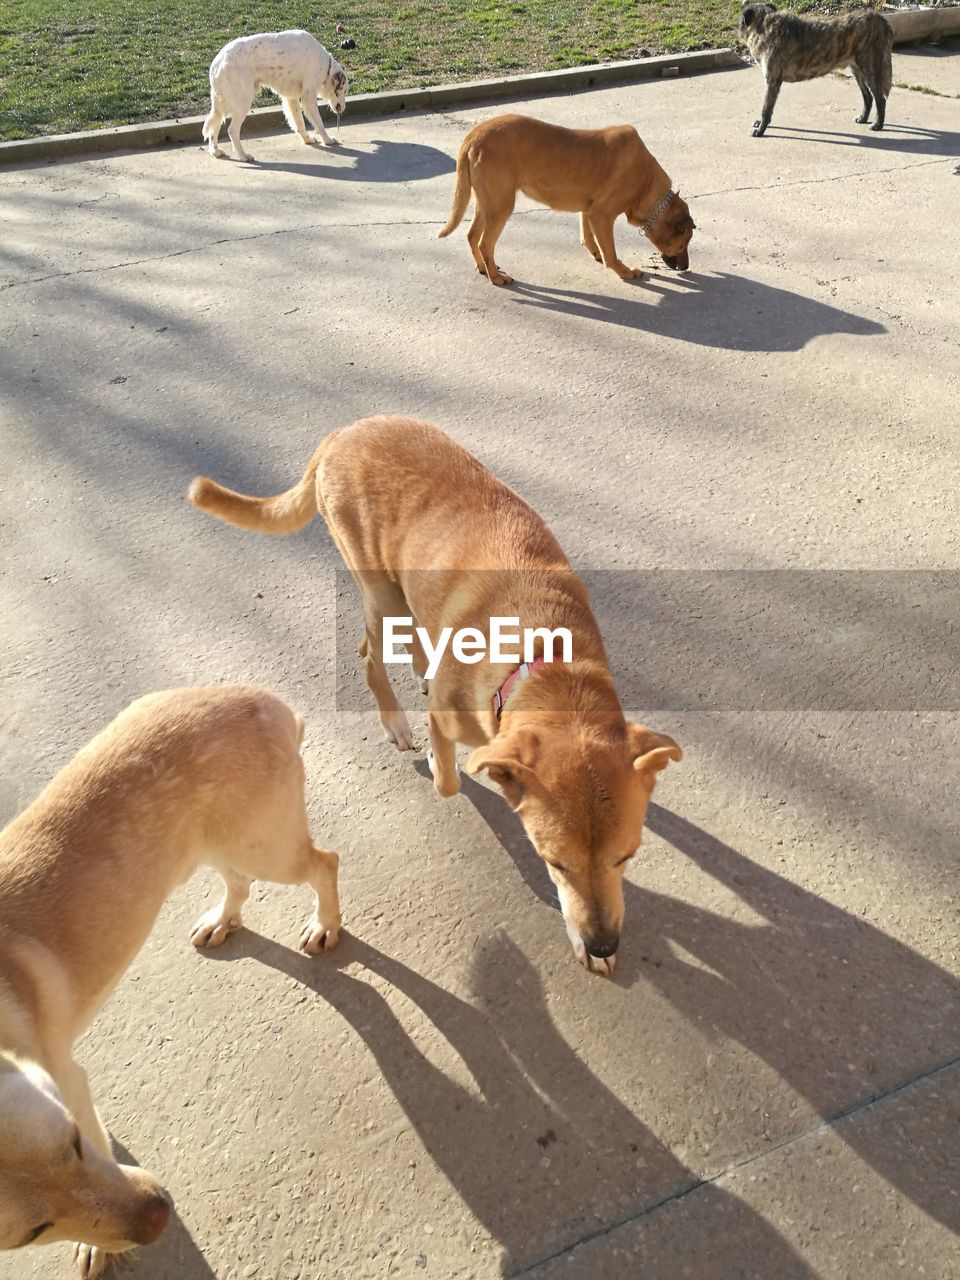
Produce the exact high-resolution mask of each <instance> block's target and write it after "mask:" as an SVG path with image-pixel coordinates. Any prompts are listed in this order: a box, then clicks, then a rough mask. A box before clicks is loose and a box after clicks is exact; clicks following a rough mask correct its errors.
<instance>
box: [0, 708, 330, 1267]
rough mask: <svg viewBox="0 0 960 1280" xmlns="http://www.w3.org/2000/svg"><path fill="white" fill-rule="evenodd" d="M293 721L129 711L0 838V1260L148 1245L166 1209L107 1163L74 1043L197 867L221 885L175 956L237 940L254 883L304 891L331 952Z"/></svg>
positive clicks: (319, 939)
mask: <svg viewBox="0 0 960 1280" xmlns="http://www.w3.org/2000/svg"><path fill="white" fill-rule="evenodd" d="M302 727H303V726H302V721H301V720H300V718H299V717H298V716H295V715H294V714H293V712H292V711H290V709H289V708H288V707H287V706H285V705H284V703H282V702H281V701H280V700H279V698H276V697H274V696H273V694H270V693H267V692H266V690H264V689H257V688H254V687H253V686H235V687H232V688H222V689H176V690H173V691H172V692H169V693H155V694H151V695H150V696H149V697H146V698H141V699H140V700H139V701H138V702H135V703H134V704H133V706H131V707H129V708H128V709H127V710H126V711H124V712H123V713H122V714H121V715H119V716H118V717H117V719H116V720H114V721H113V723H112V724H110V725H109V726H108V727H107V728H106V729H105V730H104V731H103V732H102V733H101V734H99V735H98V736H97V737H96V738H94V740H93V741H92V742H91V743H89V745H88V746H86V747H85V748H84V749H83V750H82V751H81V752H80V753H79V754H78V755H77V756H76V757H75V758H74V759H73V761H72V762H71V763H70V764H68V765H67V766H66V768H65V769H63V770H62V771H61V772H60V773H59V774H58V775H57V776H56V778H54V780H53V781H52V782H51V783H50V785H49V786H48V787H47V788H46V790H45V791H43V793H42V794H41V795H40V796H39V797H38V798H37V799H36V800H35V801H34V802H33V804H32V805H30V807H29V808H28V809H27V810H26V811H25V812H24V813H22V814H21V815H20V817H18V818H16V819H15V820H14V821H13V822H11V823H10V825H9V826H8V827H6V829H5V830H4V831H3V832H2V833H0V1248H3V1249H11V1248H17V1247H18V1246H21V1245H26V1244H31V1243H34V1242H36V1243H38V1244H48V1243H51V1242H53V1241H56V1240H74V1241H79V1242H80V1243H79V1244H77V1245H76V1246H75V1250H74V1255H75V1258H76V1261H77V1265H78V1267H79V1270H80V1274H81V1275H82V1276H85V1277H87V1276H97V1275H100V1274H101V1272H102V1271H103V1269H104V1267H105V1266H106V1264H107V1261H108V1260H109V1256H110V1255H111V1254H114V1253H119V1252H122V1251H124V1250H127V1249H130V1248H132V1247H133V1246H134V1245H137V1244H148V1243H150V1242H151V1241H152V1240H155V1239H156V1238H157V1236H159V1235H160V1233H161V1232H162V1231H163V1229H164V1226H165V1225H166V1223H167V1219H168V1217H169V1214H170V1205H169V1201H168V1199H167V1197H166V1194H165V1193H164V1191H163V1190H162V1188H161V1187H160V1185H159V1184H158V1183H157V1182H156V1181H155V1180H154V1179H153V1178H152V1177H151V1176H150V1175H149V1174H148V1173H145V1172H144V1171H143V1170H142V1169H138V1168H135V1167H133V1166H130V1165H120V1164H117V1163H116V1162H115V1161H114V1159H113V1155H112V1153H111V1149H110V1141H109V1138H108V1137H107V1134H106V1132H105V1130H104V1128H103V1125H102V1124H101V1122H100V1119H99V1117H98V1115H97V1112H96V1108H95V1107H94V1104H93V1099H92V1098H91V1096H90V1089H89V1086H88V1084H87V1078H86V1075H85V1073H84V1072H83V1070H82V1069H81V1068H80V1067H79V1066H78V1065H77V1063H76V1062H75V1061H74V1060H73V1052H72V1047H73V1044H74V1041H75V1040H76V1039H77V1037H78V1036H79V1035H80V1033H81V1032H82V1031H83V1030H84V1028H85V1027H86V1026H87V1025H88V1024H89V1023H90V1022H91V1020H92V1019H93V1018H94V1017H95V1015H96V1013H97V1011H98V1010H99V1009H100V1007H101V1005H102V1004H103V1002H104V1001H105V1000H106V998H107V996H108V995H109V994H110V992H111V991H112V989H113V987H114V986H115V985H116V983H117V980H118V979H119V978H120V976H121V974H122V973H123V971H124V970H125V969H126V968H127V966H128V965H129V964H130V962H131V960H132V959H133V957H134V956H135V955H136V953H137V951H138V950H139V949H140V946H141V945H142V943H143V942H144V940H145V939H146V937H147V935H148V933H149V932H150V928H151V926H152V925H153V922H154V920H155V918H156V916H157V913H158V912H159V910H160V908H161V907H162V905H163V903H164V900H165V899H166V897H167V896H168V894H169V893H170V891H171V890H172V889H173V888H174V886H175V885H177V884H179V883H180V882H181V881H183V880H186V879H187V878H188V877H189V876H190V875H191V874H192V872H193V871H194V870H195V869H196V867H197V866H198V865H199V864H200V863H208V864H210V865H212V866H215V867H216V868H217V869H218V870H219V871H220V874H221V875H222V876H223V879H224V881H225V884H226V893H225V895H224V898H223V901H222V902H221V903H220V905H219V906H217V907H214V908H213V909H212V910H210V911H208V912H207V913H206V914H205V915H203V916H201V917H200V919H199V920H198V921H197V923H196V925H195V927H194V930H193V936H192V939H191V940H192V941H193V943H194V944H195V945H197V946H215V945H216V944H218V943H220V942H222V941H223V940H224V938H225V937H226V936H227V934H228V933H229V932H230V931H231V930H232V929H236V928H238V927H239V925H240V910H241V907H242V906H243V903H244V902H245V901H246V898H247V895H248V893H249V891H250V884H251V881H252V879H253V878H254V877H256V878H260V879H268V880H273V881H276V882H278V883H281V884H300V883H307V884H310V885H312V886H313V888H314V889H315V890H316V894H317V909H316V911H315V913H314V915H313V917H312V918H311V919H310V920H309V921H308V922H307V924H306V926H305V927H304V930H303V932H302V934H301V938H300V943H301V946H302V947H303V948H304V950H305V951H308V952H310V953H311V954H313V953H316V952H319V951H323V950H329V949H330V948H331V947H333V946H334V945H335V944H336V941H337V935H338V930H339V926H340V909H339V903H338V898H337V855H336V854H334V853H328V852H325V851H324V850H322V849H317V848H315V847H314V844H313V842H312V840H311V838H310V832H309V829H308V826H307V818H306V812H305V809H304V800H303V762H302V760H301V757H300V751H299V743H300V739H301V737H302Z"/></svg>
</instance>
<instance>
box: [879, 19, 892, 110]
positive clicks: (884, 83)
mask: <svg viewBox="0 0 960 1280" xmlns="http://www.w3.org/2000/svg"><path fill="white" fill-rule="evenodd" d="M881 18H882V21H883V25H884V26H885V27H886V28H887V38H886V47H885V49H884V55H883V57H882V58H881V59H880V65H881V71H880V74H881V77H882V79H881V82H880V91H881V93H882V94H883V96H884V97H885V98H889V97H890V90H891V89H892V88H893V28H892V27H891V26H890V23H889V22H887V20H886V18H883V16H882V15H881Z"/></svg>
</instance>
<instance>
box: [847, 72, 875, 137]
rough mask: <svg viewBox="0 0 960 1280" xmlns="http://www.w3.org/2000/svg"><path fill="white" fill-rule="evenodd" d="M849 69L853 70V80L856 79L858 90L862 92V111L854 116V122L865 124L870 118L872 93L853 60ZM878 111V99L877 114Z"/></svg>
mask: <svg viewBox="0 0 960 1280" xmlns="http://www.w3.org/2000/svg"><path fill="white" fill-rule="evenodd" d="M850 70H851V71H852V72H853V78H854V80H856V82H857V84H858V85H859V86H860V92H861V93H862V94H863V111H862V112H861V114H860V115H858V116H857V117H856V123H857V124H866V123H867V121H868V120H869V119H870V111H871V109H872V108H873V94H872V93H871V92H870V88H869V86H868V84H867V81H866V79H865V77H864V74H863V72H862V71H861V70H860V68H859V67H858V66H857V64H856V63H855V62H851V64H850ZM879 111H880V104H879V101H878V103H877V112H878V114H879Z"/></svg>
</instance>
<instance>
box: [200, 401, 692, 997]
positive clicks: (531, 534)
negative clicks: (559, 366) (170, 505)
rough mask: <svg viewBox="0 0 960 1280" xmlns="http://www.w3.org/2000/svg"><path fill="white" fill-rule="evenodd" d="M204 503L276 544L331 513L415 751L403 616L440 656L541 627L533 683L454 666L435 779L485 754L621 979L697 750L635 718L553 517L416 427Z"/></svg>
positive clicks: (333, 447) (388, 707) (380, 680)
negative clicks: (455, 638)
mask: <svg viewBox="0 0 960 1280" xmlns="http://www.w3.org/2000/svg"><path fill="white" fill-rule="evenodd" d="M190 500H191V502H193V503H194V504H195V505H196V506H198V507H200V508H201V509H202V510H204V511H207V512H209V513H210V514H211V515H216V516H218V517H219V518H220V519H221V520H226V521H228V522H229V523H231V524H236V525H240V526H241V527H242V528H245V529H253V530H256V531H257V532H259V533H291V532H293V531H294V530H296V529H301V528H302V527H303V526H304V525H305V524H306V523H307V522H308V521H309V520H310V519H311V518H312V516H313V515H314V514H315V513H316V512H317V511H319V512H320V514H321V515H322V516H323V517H324V519H325V520H326V522H327V527H328V528H329V530H330V533H331V535H332V537H333V540H334V542H335V543H336V544H337V547H338V548H339V550H340V553H341V555H342V556H343V558H344V560H345V561H346V563H347V567H348V568H349V569H350V571H351V572H352V574H353V576H354V578H355V579H356V582H357V585H358V587H359V588H360V594H361V596H362V598H363V612H364V621H365V631H364V636H363V639H362V641H361V644H360V653H361V656H362V657H363V659H364V671H365V674H366V679H367V683H368V685H369V686H370V689H371V691H372V693H373V696H374V697H375V699H376V701H377V706H378V707H379V710H380V721H381V724H382V725H383V728H384V732H385V734H386V736H387V738H388V739H389V740H390V741H391V742H393V743H394V744H395V745H396V746H397V747H398V748H400V749H401V750H403V749H409V748H412V747H413V735H412V733H411V731H410V725H409V724H408V722H407V717H406V714H405V713H404V711H403V710H402V709H401V707H400V704H399V703H398V702H397V698H396V695H395V694H394V692H393V689H392V687H391V684H390V679H389V676H388V675H387V670H386V666H385V664H384V653H383V642H384V633H385V629H386V628H385V621H384V620H385V619H387V618H396V617H405V618H407V619H408V620H409V619H412V620H413V621H414V622H415V623H416V624H417V625H419V626H421V627H423V628H424V630H425V632H426V633H427V635H428V636H429V638H430V641H431V645H435V644H436V643H437V641H438V637H440V636H441V634H442V632H443V630H444V628H447V627H449V628H452V629H453V631H454V632H462V631H463V630H464V629H468V628H473V629H475V633H476V634H478V635H479V636H480V637H481V638H483V637H485V638H486V639H487V642H488V652H489V638H490V634H491V631H492V621H491V620H492V619H494V618H504V617H507V618H510V619H517V620H518V622H519V627H520V628H528V629H535V628H536V629H540V631H539V639H538V642H537V645H536V649H535V651H534V652H533V653H532V655H531V660H529V661H528V663H526V664H525V668H520V670H519V672H518V664H517V662H513V661H511V662H499V663H497V662H494V661H489V660H483V661H479V662H478V661H476V659H474V660H473V661H471V660H470V659H469V658H466V659H461V661H459V662H458V661H456V660H455V657H454V654H453V653H452V652H450V651H447V652H446V653H445V655H444V658H443V660H442V661H441V662H440V665H439V669H438V671H437V674H436V675H435V677H434V678H433V679H431V680H430V682H429V696H428V703H427V705H428V713H429V714H428V720H429V729H430V743H431V746H432V748H433V761H432V768H433V773H434V781H435V785H436V789H437V791H438V792H439V793H440V795H442V796H452V795H454V794H455V793H456V792H457V791H458V790H459V788H460V779H459V776H458V773H457V764H456V744H457V743H458V742H462V743H465V744H466V745H467V746H470V747H473V748H475V750H474V752H473V754H472V755H471V756H470V759H469V761H468V763H467V770H468V772H470V773H476V772H478V771H480V770H485V771H486V772H487V773H488V774H489V775H490V777H491V778H492V780H493V781H494V782H496V783H497V784H498V785H499V786H500V787H501V788H502V789H503V792H504V794H505V795H506V797H507V799H508V801H509V802H510V804H511V805H512V806H513V807H514V808H515V809H516V811H517V813H518V814H519V816H520V819H521V821H522V822H523V825H524V828H525V829H526V831H527V834H528V835H529V836H530V839H531V840H532V842H533V844H534V847H535V848H536V850H537V853H538V854H539V855H540V857H541V858H543V859H544V861H545V862H546V863H547V865H548V867H549V869H550V875H551V877H552V879H553V880H554V882H555V884H556V885H557V888H558V890H559V895H560V904H561V907H562V909H563V914H564V918H565V920H566V922H567V930H568V932H569V934H570V938H571V942H572V943H573V947H574V950H575V951H576V953H577V955H578V957H579V959H580V960H581V962H582V963H583V964H584V965H586V967H587V968H593V967H594V965H593V963H592V961H591V957H593V958H595V959H596V961H597V965H596V968H598V969H599V970H600V971H601V972H610V971H612V969H613V962H614V953H615V951H616V949H617V944H618V942H619V938H620V927H621V923H622V920H623V888H622V880H623V873H624V869H625V867H626V864H627V862H629V860H630V858H631V857H632V856H633V854H634V853H635V852H636V850H637V846H638V845H639V843H640V834H641V830H642V827H643V821H644V817H645V814H646V809H647V801H648V800H649V798H650V793H651V792H652V790H653V785H654V782H655V780H656V777H657V774H658V772H659V771H660V770H661V769H663V768H664V767H665V766H666V764H667V762H668V761H669V760H679V759H680V758H681V752H680V748H679V747H678V746H677V744H676V743H675V742H674V741H673V739H672V738H668V737H666V736H665V735H663V734H659V733H655V732H653V731H652V730H651V729H647V728H645V727H644V726H643V725H639V724H629V723H628V722H627V721H626V720H625V719H624V717H623V712H622V710H621V709H620V703H619V701H618V700H617V694H616V691H615V689H614V687H613V680H612V678H611V676H610V672H609V669H608V667H607V661H606V656H605V654H604V649H603V641H602V640H601V638H600V633H599V631H598V629H597V624H596V621H595V620H594V617H593V614H592V613H591V611H590V604H589V601H588V598H587V591H586V588H585V587H584V585H583V583H582V582H581V581H580V579H579V578H578V577H577V576H576V574H574V572H573V570H572V569H571V568H570V564H569V562H568V560H567V558H566V556H565V555H564V554H563V552H562V551H561V549H560V547H559V545H558V544H557V542H556V540H555V538H554V537H553V535H552V534H551V532H550V530H549V529H548V528H547V526H546V525H545V524H544V522H543V520H541V519H540V517H539V516H538V515H537V514H536V512H535V511H533V510H532V509H531V508H530V507H529V506H527V504H526V503H525V502H524V501H523V499H522V498H519V497H518V496H517V494H515V493H514V492H513V491H512V490H511V489H509V488H508V487H507V486H506V485H505V484H504V483H503V482H502V481H500V480H498V479H497V478H496V476H494V475H492V474H491V473H490V472H489V471H488V470H487V469H486V467H484V466H483V465H482V463H480V462H478V461H477V459H476V458H474V457H473V456H472V455H471V454H469V453H467V451H466V450H465V449H462V448H461V447H460V446H459V445H458V444H456V443H455V442H454V441H453V440H451V439H450V437H449V436H446V435H444V434H443V432H442V431H438V430H437V428H436V427H431V426H429V425H428V424H427V423H425V422H414V421H411V420H410V419H407V418H368V419H365V420H362V421H360V422H355V423H354V424H353V425H352V426H349V427H345V428H343V430H341V431H334V432H333V433H332V434H331V435H328V436H327V437H326V439H325V440H323V441H322V442H321V444H320V446H319V448H318V449H317V450H316V452H315V453H314V455H313V457H312V458H311V459H310V462H309V464H308V466H307V469H306V471H305V472H304V475H303V479H302V480H301V481H300V483H299V484H297V485H295V486H294V487H293V488H292V489H290V490H289V491H288V492H286V493H283V494H280V495H279V496H278V497H274V498H252V497H247V496H245V495H243V494H239V493H234V492H232V491H231V490H230V489H225V488H223V487H222V486H221V485H219V484H216V483H215V482H214V481H212V480H208V479H205V478H199V477H198V478H197V479H196V480H195V481H194V482H193V484H192V486H191V488H190ZM557 628H566V629H567V630H568V631H569V632H570V634H571V635H572V654H571V655H570V656H571V658H572V660H570V661H564V662H556V661H552V659H553V657H554V652H555V638H554V635H553V633H554V632H555V631H556V629H557ZM412 662H413V666H414V668H415V669H416V671H417V674H418V675H420V676H421V677H422V676H424V675H425V674H426V672H427V670H428V667H427V663H426V658H425V653H424V651H423V648H422V645H420V644H417V643H414V645H413V653H412ZM524 676H525V677H526V678H522V677H524Z"/></svg>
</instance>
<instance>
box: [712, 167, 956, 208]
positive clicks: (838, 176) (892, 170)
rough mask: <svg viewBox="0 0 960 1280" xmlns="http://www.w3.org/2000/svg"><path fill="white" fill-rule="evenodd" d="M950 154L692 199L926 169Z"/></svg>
mask: <svg viewBox="0 0 960 1280" xmlns="http://www.w3.org/2000/svg"><path fill="white" fill-rule="evenodd" d="M949 160H950V157H949V156H937V157H936V158H935V159H933V160H917V161H915V162H914V163H912V164H892V165H889V166H888V167H887V168H886V169H862V170H860V171H859V172H857V173H835V174H831V175H830V177H828V178H795V179H793V180H792V181H791V182H767V183H762V184H761V185H759V186H754V187H719V188H718V189H717V190H716V191H698V192H695V193H694V194H693V195H691V196H690V199H691V200H708V199H709V198H710V197H711V196H729V195H737V194H738V193H739V192H741V191H776V190H777V189H778V188H780V187H813V186H819V185H820V184H821V183H824V182H849V181H850V180H851V179H857V178H872V177H873V176H874V175H875V174H880V173H903V172H904V171H905V170H907V169H924V168H926V167H928V166H929V165H932V164H945V163H949Z"/></svg>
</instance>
